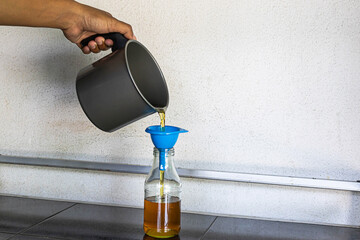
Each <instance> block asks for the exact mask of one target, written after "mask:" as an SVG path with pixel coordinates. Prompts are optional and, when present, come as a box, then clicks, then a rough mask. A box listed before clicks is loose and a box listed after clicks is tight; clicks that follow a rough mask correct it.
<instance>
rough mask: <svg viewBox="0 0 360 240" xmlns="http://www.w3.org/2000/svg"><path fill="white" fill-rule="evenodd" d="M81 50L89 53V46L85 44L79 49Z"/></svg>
mask: <svg viewBox="0 0 360 240" xmlns="http://www.w3.org/2000/svg"><path fill="white" fill-rule="evenodd" d="M81 51H82V52H83V53H84V54H89V53H90V48H89V47H88V46H85V47H83V48H82V49H81Z"/></svg>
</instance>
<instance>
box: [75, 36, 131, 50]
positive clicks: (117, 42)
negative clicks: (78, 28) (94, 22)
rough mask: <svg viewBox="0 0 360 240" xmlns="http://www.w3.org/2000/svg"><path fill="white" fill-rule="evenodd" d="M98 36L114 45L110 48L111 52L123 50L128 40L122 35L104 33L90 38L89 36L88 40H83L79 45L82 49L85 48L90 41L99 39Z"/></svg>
mask: <svg viewBox="0 0 360 240" xmlns="http://www.w3.org/2000/svg"><path fill="white" fill-rule="evenodd" d="M99 36H101V37H103V38H105V39H111V40H112V41H113V42H114V44H113V46H112V48H111V50H112V51H113V52H114V51H116V50H118V49H122V48H124V47H125V44H126V42H127V41H128V40H129V39H127V38H126V37H124V35H122V34H121V33H117V32H112V33H104V34H95V35H92V36H90V37H88V38H85V39H83V40H82V41H81V42H80V44H81V46H83V47H84V46H87V45H88V43H89V42H90V41H92V40H94V41H95V38H97V37H99Z"/></svg>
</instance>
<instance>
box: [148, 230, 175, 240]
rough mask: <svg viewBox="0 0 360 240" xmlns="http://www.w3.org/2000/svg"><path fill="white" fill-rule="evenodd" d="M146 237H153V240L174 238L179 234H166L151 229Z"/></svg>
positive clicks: (171, 232)
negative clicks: (154, 239)
mask: <svg viewBox="0 0 360 240" xmlns="http://www.w3.org/2000/svg"><path fill="white" fill-rule="evenodd" d="M145 234H146V235H148V236H150V237H153V238H172V237H175V236H177V235H178V234H179V232H177V231H172V230H170V231H168V232H166V233H161V232H158V231H157V230H156V229H150V230H148V231H147V232H145Z"/></svg>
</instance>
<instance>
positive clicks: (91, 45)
mask: <svg viewBox="0 0 360 240" xmlns="http://www.w3.org/2000/svg"><path fill="white" fill-rule="evenodd" d="M88 47H89V48H90V51H91V52H93V53H98V52H100V49H99V47H98V45H97V44H96V42H95V41H93V40H91V41H90V42H89V43H88Z"/></svg>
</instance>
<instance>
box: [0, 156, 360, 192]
mask: <svg viewBox="0 0 360 240" xmlns="http://www.w3.org/2000/svg"><path fill="white" fill-rule="evenodd" d="M0 163H6V164H17V165H27V166H40V167H57V168H70V169H81V170H92V171H107V172H120V173H132V174H147V173H148V172H149V171H150V167H149V166H139V165H128V164H117V163H102V162H88V161H75V160H61V159H50V158H31V157H14V156H4V155H0ZM177 171H178V173H179V175H180V177H187V178H198V179H208V180H218V181H231V182H244V183H256V184H269V185H279V186H290V187H305V188H317V189H329V190H341V191H352V192H360V182H351V181H340V180H328V179H316V178H300V177H287V176H274V175H262V174H250V173H236V172H221V171H209V170H198V169H184V168H178V169H177Z"/></svg>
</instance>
